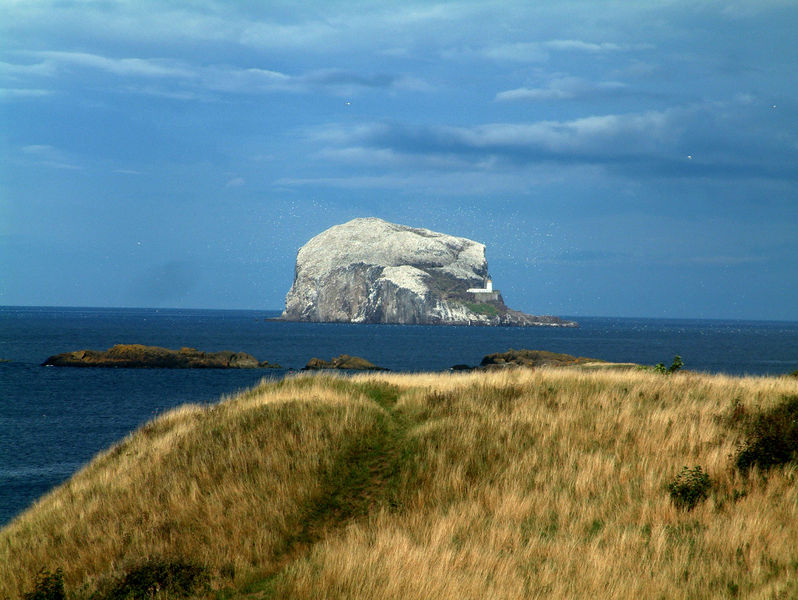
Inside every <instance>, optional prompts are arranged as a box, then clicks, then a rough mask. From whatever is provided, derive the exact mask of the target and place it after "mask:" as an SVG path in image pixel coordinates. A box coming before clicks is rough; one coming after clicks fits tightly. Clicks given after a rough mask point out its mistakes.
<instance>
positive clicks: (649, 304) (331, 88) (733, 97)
mask: <svg viewBox="0 0 798 600" xmlns="http://www.w3.org/2000/svg"><path fill="white" fill-rule="evenodd" d="M796 31H798V4H796V3H795V2H794V1H792V0H790V1H776V0H755V1H754V0H752V1H743V0H729V1H722V2H721V1H717V2H713V1H700V0H693V1H691V2H684V1H680V0H668V1H665V0H662V1H643V2H627V1H624V2H594V1H590V2H574V1H562V2H539V3H530V2H511V1H507V2H484V1H478V2H458V1H454V2H446V3H440V4H435V3H431V2H422V3H412V2H402V3H398V2H396V3H377V2H351V1H350V2H345V3H344V2H318V3H314V2H302V3H298V5H297V3H294V2H267V3H264V2H254V1H252V2H246V1H241V2H219V1H215V0H200V1H196V2H169V1H163V0H160V1H157V2H150V1H147V0H137V1H132V0H130V1H110V0H85V1H78V0H73V1H54V0H52V1H39V0H0V304H5V305H55V306H163V307H196V308H256V309H281V308H282V307H283V305H284V298H285V293H286V292H287V291H288V289H289V287H290V285H291V282H292V278H293V268H294V259H295V256H296V251H297V250H298V248H299V247H300V246H301V245H302V244H303V243H305V242H306V241H307V240H308V239H309V238H311V237H312V236H313V235H315V234H317V233H319V232H321V231H323V230H324V229H326V228H328V227H330V226H332V225H335V224H337V223H342V222H345V221H348V220H350V219H352V218H355V217H362V216H378V217H381V218H384V219H386V220H389V221H392V222H396V223H403V224H407V225H412V226H419V227H427V228H430V229H434V230H437V231H443V232H446V233H451V234H454V235H460V236H464V237H468V238H471V239H474V240H478V241H480V242H483V243H485V244H486V245H487V256H488V262H489V266H490V270H491V273H492V275H493V279H494V282H495V285H496V287H498V288H500V289H501V290H502V292H503V295H504V298H505V300H506V302H507V303H508V304H509V305H510V306H512V307H513V308H517V309H519V310H524V311H526V312H530V313H535V314H557V315H604V316H646V317H697V318H743V319H777V320H778V319H783V320H798V301H796V298H798V241H796V240H798V99H797V98H796V95H797V94H798V68H796V65H798V44H796V43H795V35H796Z"/></svg>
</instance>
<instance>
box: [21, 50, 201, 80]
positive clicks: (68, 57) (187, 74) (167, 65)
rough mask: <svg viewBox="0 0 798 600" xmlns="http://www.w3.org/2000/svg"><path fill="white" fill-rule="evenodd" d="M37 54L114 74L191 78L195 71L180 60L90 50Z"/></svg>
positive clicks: (66, 63) (48, 59) (61, 63)
mask: <svg viewBox="0 0 798 600" xmlns="http://www.w3.org/2000/svg"><path fill="white" fill-rule="evenodd" d="M35 55H36V56H39V57H41V58H44V59H45V61H49V62H50V63H52V64H56V65H59V66H62V67H63V66H65V65H76V66H79V67H86V68H92V69H99V70H101V71H106V72H108V73H113V74H114V75H121V76H134V77H136V76H137V77H180V78H191V77H194V76H195V72H194V71H193V70H192V69H190V68H188V67H187V66H185V65H184V64H181V63H180V61H175V60H167V59H145V58H108V57H105V56H100V55H98V54H90V53H88V52H61V51H53V50H48V51H42V52H36V53H35Z"/></svg>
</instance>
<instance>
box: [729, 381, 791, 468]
mask: <svg viewBox="0 0 798 600" xmlns="http://www.w3.org/2000/svg"><path fill="white" fill-rule="evenodd" d="M744 430H745V440H744V441H743V442H742V444H741V445H740V448H739V449H738V452H737V458H736V461H735V462H736V465H737V468H738V469H740V471H748V470H749V469H750V468H751V467H753V466H754V465H756V466H758V467H759V468H760V469H765V470H767V469H769V468H771V467H774V466H777V465H783V464H785V463H788V462H790V461H793V460H795V459H796V457H797V456H798V396H785V397H784V398H782V400H781V402H780V403H779V404H777V405H775V406H774V407H773V408H770V409H768V410H766V411H760V412H759V413H757V414H754V415H752V416H751V417H750V418H749V419H748V420H747V423H746V424H745V425H744Z"/></svg>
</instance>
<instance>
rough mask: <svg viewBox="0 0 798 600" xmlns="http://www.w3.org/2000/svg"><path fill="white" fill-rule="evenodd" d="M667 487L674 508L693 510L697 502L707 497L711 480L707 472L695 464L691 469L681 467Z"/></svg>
mask: <svg viewBox="0 0 798 600" xmlns="http://www.w3.org/2000/svg"><path fill="white" fill-rule="evenodd" d="M667 487H668V491H669V492H670V494H671V500H673V503H674V504H675V505H676V508H680V509H684V510H693V509H694V508H695V507H696V505H697V504H698V503H699V502H701V501H702V500H706V499H707V497H708V496H709V489H710V488H711V487H712V482H711V481H710V479H709V474H707V473H705V472H704V471H702V470H701V467H700V466H698V465H696V466H695V467H693V468H692V469H688V468H687V467H682V470H681V471H680V472H679V474H678V475H677V476H676V477H675V478H674V479H673V481H671V482H670V483H669V484H668V486H667Z"/></svg>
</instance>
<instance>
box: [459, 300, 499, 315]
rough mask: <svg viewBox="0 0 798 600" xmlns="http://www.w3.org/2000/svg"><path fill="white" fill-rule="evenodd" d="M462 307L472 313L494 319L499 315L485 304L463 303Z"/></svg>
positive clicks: (490, 306)
mask: <svg viewBox="0 0 798 600" xmlns="http://www.w3.org/2000/svg"><path fill="white" fill-rule="evenodd" d="M463 305H464V306H465V307H466V308H467V309H468V310H470V311H471V312H472V313H476V314H478V315H486V316H488V317H495V316H496V315H498V314H499V309H498V308H496V307H495V306H493V305H492V304H488V303H487V302H463Z"/></svg>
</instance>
